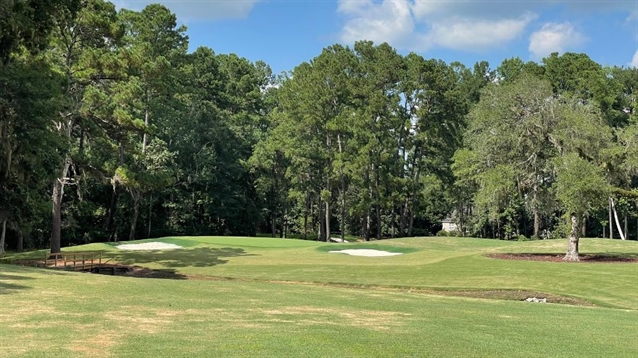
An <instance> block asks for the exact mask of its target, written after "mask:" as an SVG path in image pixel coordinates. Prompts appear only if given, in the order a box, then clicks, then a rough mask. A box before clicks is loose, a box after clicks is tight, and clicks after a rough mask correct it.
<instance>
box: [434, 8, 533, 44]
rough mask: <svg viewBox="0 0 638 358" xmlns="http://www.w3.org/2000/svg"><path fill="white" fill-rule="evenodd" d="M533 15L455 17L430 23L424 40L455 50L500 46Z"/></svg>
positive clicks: (520, 30) (516, 34)
mask: <svg viewBox="0 0 638 358" xmlns="http://www.w3.org/2000/svg"><path fill="white" fill-rule="evenodd" d="M535 18H536V16H535V15H532V14H526V15H524V16H521V17H519V18H517V19H503V20H493V21H488V20H474V19H469V18H458V19H455V20H453V21H441V22H435V23H433V24H432V29H431V31H429V32H428V33H427V34H426V35H425V38H426V41H427V42H429V43H431V44H432V45H438V46H440V47H445V48H451V49H455V50H474V51H481V50H486V49H489V48H494V47H499V46H501V45H503V44H506V43H508V42H510V41H511V40H514V39H515V38H517V37H519V36H520V34H521V33H522V32H523V30H525V28H526V27H527V25H528V24H529V23H530V22H531V21H532V20H533V19H535Z"/></svg>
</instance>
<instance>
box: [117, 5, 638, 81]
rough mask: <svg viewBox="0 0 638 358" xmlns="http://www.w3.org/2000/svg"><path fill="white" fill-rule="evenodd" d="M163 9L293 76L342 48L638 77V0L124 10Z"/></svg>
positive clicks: (222, 46) (198, 33)
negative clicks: (550, 60)
mask: <svg viewBox="0 0 638 358" xmlns="http://www.w3.org/2000/svg"><path fill="white" fill-rule="evenodd" d="M114 3H115V4H116V5H117V6H118V7H126V8H129V9H135V10H139V9H142V8H143V7H144V6H145V5H147V4H150V3H161V4H163V5H165V6H167V7H168V8H169V9H171V10H172V11H173V12H174V13H176V14H177V18H178V21H179V22H180V24H184V25H186V26H187V27H188V35H189V37H190V49H191V50H194V49H195V48H197V47H198V46H208V47H210V48H212V49H213V50H214V51H215V52H217V53H236V54H237V55H239V56H242V57H246V58H248V59H249V60H251V61H257V60H263V61H265V62H266V63H268V64H269V65H270V66H271V67H272V69H273V72H274V73H280V72H282V71H289V70H292V69H293V68H294V67H295V66H297V65H299V64H300V63H302V62H304V61H309V60H311V59H312V58H313V57H315V56H317V55H319V53H320V52H321V50H322V49H323V48H324V47H327V46H330V45H332V44H335V43H340V44H344V45H352V44H353V43H354V42H355V41H357V40H372V41H374V42H375V43H382V42H388V43H389V44H390V45H392V46H393V47H395V48H396V49H397V50H398V51H399V52H400V53H402V54H407V53H409V52H416V53H418V54H420V55H422V56H423V57H425V58H436V59H442V60H444V61H446V62H448V63H449V62H452V61H460V62H462V63H465V64H466V65H470V66H471V65H472V64H474V63H475V62H477V61H482V60H486V61H489V63H490V65H491V67H492V68H496V67H497V66H498V65H499V64H500V62H501V61H502V60H503V59H506V58H510V57H520V58H522V59H523V60H526V61H527V60H534V61H540V60H541V59H542V58H543V57H545V56H547V55H549V54H550V53H551V52H560V53H563V52H567V51H570V52H584V53H586V54H588V55H589V56H590V57H591V58H592V59H593V60H594V61H597V62H598V63H600V64H602V65H618V66H635V67H638V0H535V1H532V0H509V1H508V0H489V1H486V0H235V1H230V0H184V1H179V0H156V1H146V0H118V1H114Z"/></svg>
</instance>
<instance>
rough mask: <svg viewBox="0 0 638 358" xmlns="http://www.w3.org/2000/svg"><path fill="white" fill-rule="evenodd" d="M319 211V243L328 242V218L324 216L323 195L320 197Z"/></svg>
mask: <svg viewBox="0 0 638 358" xmlns="http://www.w3.org/2000/svg"><path fill="white" fill-rule="evenodd" d="M318 209H319V212H318V213H317V214H318V215H319V220H318V222H319V241H326V223H325V222H326V216H325V215H324V207H323V200H321V195H320V196H319V205H318Z"/></svg>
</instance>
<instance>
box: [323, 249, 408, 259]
mask: <svg viewBox="0 0 638 358" xmlns="http://www.w3.org/2000/svg"><path fill="white" fill-rule="evenodd" d="M330 252H334V253H337V254H347V255H350V256H369V257H377V256H396V255H401V253H400V252H388V251H381V250H372V249H350V250H341V251H330Z"/></svg>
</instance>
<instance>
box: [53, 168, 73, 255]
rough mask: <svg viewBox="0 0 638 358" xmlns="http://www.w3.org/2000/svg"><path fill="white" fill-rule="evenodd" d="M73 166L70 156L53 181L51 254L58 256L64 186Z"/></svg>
mask: <svg viewBox="0 0 638 358" xmlns="http://www.w3.org/2000/svg"><path fill="white" fill-rule="evenodd" d="M70 166H71V158H69V157H68V156H67V157H66V158H65V159H64V166H63V168H62V173H60V174H61V176H60V177H59V178H56V179H54V181H53V193H52V194H51V202H52V204H53V205H52V208H51V216H52V220H51V221H52V230H51V253H52V254H57V253H59V252H61V251H62V248H61V245H62V244H61V242H62V199H63V197H64V185H65V180H66V179H67V175H68V174H69V168H70Z"/></svg>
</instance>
